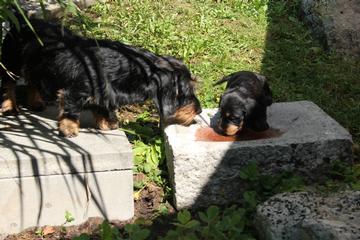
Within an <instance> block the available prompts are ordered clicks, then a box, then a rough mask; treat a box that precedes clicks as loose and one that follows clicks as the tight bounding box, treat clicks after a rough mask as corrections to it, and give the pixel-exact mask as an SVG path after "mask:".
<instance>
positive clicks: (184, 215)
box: [177, 209, 191, 225]
mask: <svg viewBox="0 0 360 240" xmlns="http://www.w3.org/2000/svg"><path fill="white" fill-rule="evenodd" d="M177 220H178V221H179V222H180V223H181V224H183V225H185V224H186V223H187V222H189V221H190V220H191V214H190V212H189V210H187V209H185V210H181V211H180V212H178V214H177Z"/></svg>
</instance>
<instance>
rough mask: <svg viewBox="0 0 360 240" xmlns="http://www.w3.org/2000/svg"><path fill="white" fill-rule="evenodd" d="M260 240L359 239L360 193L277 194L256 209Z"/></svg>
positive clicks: (256, 222)
mask: <svg viewBox="0 0 360 240" xmlns="http://www.w3.org/2000/svg"><path fill="white" fill-rule="evenodd" d="M254 225H255V226H256V228H257V230H258V232H259V239H262V240H302V239H307V240H318V239H333V240H353V239H360V191H344V192H339V193H333V194H331V195H329V196H321V195H319V194H316V193H311V192H298V193H281V194H278V195H275V196H273V197H271V198H270V199H269V200H267V201H266V202H264V203H262V204H261V205H259V206H258V207H257V211H256V215H255V224H254Z"/></svg>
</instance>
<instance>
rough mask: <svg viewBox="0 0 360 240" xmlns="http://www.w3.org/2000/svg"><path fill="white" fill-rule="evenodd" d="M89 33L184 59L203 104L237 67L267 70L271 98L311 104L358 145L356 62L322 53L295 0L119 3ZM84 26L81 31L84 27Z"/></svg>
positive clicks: (96, 12)
mask: <svg viewBox="0 0 360 240" xmlns="http://www.w3.org/2000/svg"><path fill="white" fill-rule="evenodd" d="M87 16H89V18H91V19H92V20H91V21H88V24H87V26H86V27H81V25H76V24H73V26H77V27H76V28H77V29H78V30H82V32H83V33H84V31H85V34H86V35H89V36H93V37H99V38H110V39H114V40H120V41H123V42H125V43H128V44H132V45H136V46H141V47H144V48H147V49H149V50H151V51H154V52H156V53H158V54H167V55H173V56H176V57H178V58H181V59H183V60H184V61H185V63H186V64H187V65H188V66H189V67H190V69H191V71H192V72H193V73H194V74H195V75H196V76H197V77H198V78H199V79H200V82H199V86H198V91H197V93H198V96H199V98H200V100H201V102H202V105H203V107H216V106H217V104H218V99H219V96H220V94H221V93H222V91H223V86H221V87H216V88H214V87H213V86H212V84H213V83H214V82H215V81H216V80H218V79H219V78H221V77H222V76H224V75H227V74H229V73H232V72H234V71H239V70H253V71H258V72H262V73H264V74H265V75H266V76H268V77H269V79H270V84H271V86H272V89H273V92H274V97H275V100H276V101H295V100H310V101H313V102H315V103H316V104H318V105H319V106H320V107H321V108H323V109H324V110H325V111H326V112H327V113H329V114H330V115H331V116H332V117H334V118H335V119H336V120H338V121H339V122H340V123H341V124H342V125H343V126H344V127H345V128H347V129H349V130H350V132H351V133H352V135H353V137H354V140H355V141H356V142H357V143H358V142H359V140H360V129H359V119H360V100H359V99H360V83H359V82H360V80H359V77H358V76H360V62H359V61H358V62H356V61H354V60H343V59H341V58H340V57H337V56H336V54H334V53H328V52H325V51H324V50H322V48H321V46H320V45H319V44H318V43H317V42H316V41H315V40H314V39H313V38H312V37H311V34H310V32H309V31H308V29H307V28H306V27H305V26H303V24H302V23H301V21H299V20H298V6H297V3H296V1H285V0H247V1H240V0H232V1H210V0H207V1H206V0H202V1H199V0H188V1H181V0H160V1H152V0H144V1H136V0H118V1H109V2H108V3H106V4H103V3H99V4H97V5H95V6H94V7H92V8H91V9H90V10H88V11H87ZM83 29H86V30H83Z"/></svg>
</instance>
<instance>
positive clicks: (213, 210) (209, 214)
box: [206, 206, 219, 221]
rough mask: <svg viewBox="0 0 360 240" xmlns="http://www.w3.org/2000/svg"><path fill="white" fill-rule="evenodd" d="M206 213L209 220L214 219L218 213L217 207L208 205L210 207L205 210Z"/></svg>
mask: <svg viewBox="0 0 360 240" xmlns="http://www.w3.org/2000/svg"><path fill="white" fill-rule="evenodd" d="M206 214H207V217H208V219H209V221H213V220H215V218H217V217H218V215H219V207H217V206H210V207H209V208H208V209H207V210H206Z"/></svg>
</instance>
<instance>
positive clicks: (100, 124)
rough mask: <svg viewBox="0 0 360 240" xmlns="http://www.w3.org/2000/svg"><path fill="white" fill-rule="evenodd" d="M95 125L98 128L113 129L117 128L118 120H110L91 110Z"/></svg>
mask: <svg viewBox="0 0 360 240" xmlns="http://www.w3.org/2000/svg"><path fill="white" fill-rule="evenodd" d="M93 115H94V118H95V123H96V127H97V128H98V129H100V130H113V129H117V128H119V122H118V121H117V120H110V119H107V118H105V117H104V116H103V115H101V114H98V113H96V112H94V111H93Z"/></svg>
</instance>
